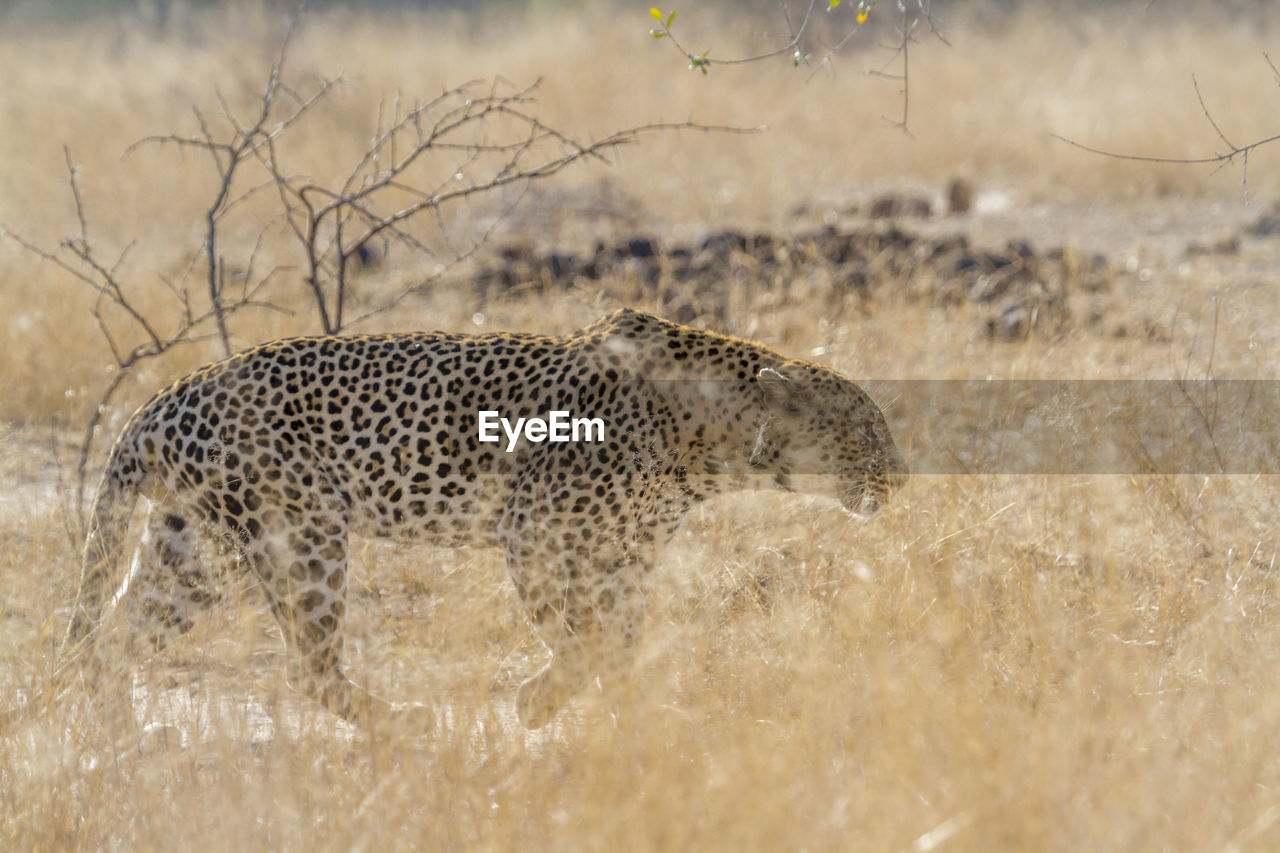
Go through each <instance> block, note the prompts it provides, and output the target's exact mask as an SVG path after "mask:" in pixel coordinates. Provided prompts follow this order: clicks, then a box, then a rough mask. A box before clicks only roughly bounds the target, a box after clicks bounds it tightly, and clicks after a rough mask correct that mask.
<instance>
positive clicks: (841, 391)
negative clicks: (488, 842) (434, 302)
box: [61, 308, 908, 729]
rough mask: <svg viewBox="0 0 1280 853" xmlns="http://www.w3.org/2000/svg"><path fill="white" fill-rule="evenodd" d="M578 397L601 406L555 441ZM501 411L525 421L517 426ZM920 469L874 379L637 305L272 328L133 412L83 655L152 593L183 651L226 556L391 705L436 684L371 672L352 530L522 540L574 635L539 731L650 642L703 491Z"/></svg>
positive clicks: (550, 619) (548, 615) (100, 491)
mask: <svg viewBox="0 0 1280 853" xmlns="http://www.w3.org/2000/svg"><path fill="white" fill-rule="evenodd" d="M565 412H572V413H575V414H579V413H581V414H583V415H589V416H590V419H591V420H590V423H592V424H594V423H595V422H596V421H599V422H600V424H601V428H600V429H596V430H586V431H585V432H584V434H580V435H578V436H577V439H578V440H576V441H575V440H572V439H571V438H570V439H568V440H564V439H565V436H563V435H562V436H560V438H559V439H556V435H555V434H556V433H557V432H560V433H564V432H566V431H567V430H565V429H557V426H556V418H555V417H554V415H555V414H556V413H561V414H563V413H565ZM548 415H551V416H552V417H551V418H550V419H548V417H547V416H548ZM495 417H500V418H502V419H504V421H505V423H506V424H507V426H506V427H504V430H506V433H507V434H502V435H500V436H499V440H496V441H495V440H494V438H493V435H492V433H493V432H494V418H495ZM522 419H523V421H522ZM522 422H523V423H524V424H525V426H524V427H523V429H522V430H514V431H513V430H511V429H510V428H509V425H510V424H511V423H515V424H521V423H522ZM537 422H541V423H542V424H543V426H542V427H541V428H534V427H533V426H530V424H536V423H537ZM548 424H550V425H549V426H548ZM486 426H487V427H488V428H489V433H490V434H489V435H485V428H486ZM561 426H563V423H561ZM551 439H556V440H551ZM907 474H908V471H907V466H906V463H905V461H904V459H903V457H902V454H901V453H900V452H899V450H898V448H897V447H896V445H895V443H894V440H893V437H892V436H891V435H890V431H889V427H888V424H887V422H886V419H885V416H884V413H883V411H882V410H881V409H880V407H879V406H878V405H877V404H876V403H875V402H874V401H873V399H872V398H871V397H870V396H869V395H868V394H867V393H866V392H865V391H864V390H863V389H862V388H861V387H860V386H859V385H858V384H857V383H855V382H854V381H852V380H850V379H847V378H845V377H844V376H842V375H841V374H839V373H837V372H835V371H834V370H831V369H828V368H825V367H822V366H819V365H818V364H815V363H811V362H809V361H805V360H801V359H796V358H789V357H786V356H784V355H782V354H780V353H778V352H776V351H774V350H773V349H771V348H769V347H767V346H765V345H763V344H760V343H755V342H752V341H749V340H745V339H742V338H738V337H732V336H728V335H724V334H719V333H716V332H712V331H704V330H700V329H695V328H692V327H689V326H685V325H680V324H677V323H674V322H670V321H668V320H665V319H661V318H659V317H656V316H653V315H651V314H647V313H643V312H640V311H636V310H632V309H629V308H624V309H621V310H619V311H617V312H615V313H613V314H611V315H610V316H607V317H604V318H603V319H600V320H598V321H596V322H595V323H592V324H590V325H588V326H586V327H584V328H582V329H579V330H577V331H574V332H570V333H567V334H563V335H558V336H549V335H539V334H533V333H506V332H484V333H470V334H467V333H454V332H439V331H421V332H400V333H388V334H366V335H353V336H313V337H295V338H289V339H284V340H278V341H273V342H270V343H266V344H262V345H259V346H256V347H253V348H250V349H247V350H245V351H242V352H240V353H238V354H234V355H232V356H230V357H227V358H225V359H223V360H221V361H217V362H214V363H212V364H209V365H207V366H205V367H203V368H200V369H197V370H196V371H194V372H193V373H191V374H190V375H188V376H186V377H184V378H182V379H180V380H178V381H177V382H175V383H174V384H172V385H170V386H169V387H167V388H165V389H164V390H162V391H160V392H159V393H157V394H155V396H153V397H152V398H151V399H150V400H149V401H148V402H146V403H145V404H143V405H142V406H141V407H140V408H139V409H138V410H137V411H136V412H135V413H134V414H133V415H132V417H131V418H129V420H128V421H127V423H126V425H125V426H124V427H123V429H122V431H121V432H120V434H119V436H118V438H117V440H116V441H115V443H114V445H113V447H112V450H111V452H110V455H109V458H108V461H107V462H106V465H105V468H104V470H103V473H102V475H101V478H100V481H99V485H98V488H97V492H96V495H95V498H94V501H93V503H92V505H91V511H90V516H89V524H88V532H87V535H86V537H85V541H84V547H83V558H82V563H81V567H80V568H81V571H80V577H79V586H78V590H77V592H76V595H75V599H74V601H73V603H72V605H71V614H70V618H69V623H68V626H67V628H66V631H65V633H64V639H63V642H62V646H61V651H62V655H61V656H62V660H64V661H77V662H78V664H77V666H79V667H80V669H81V670H82V671H83V672H88V673H92V672H93V671H94V663H93V662H94V661H95V660H99V661H101V659H102V657H103V652H102V649H103V648H104V647H105V645H104V644H103V643H102V633H103V632H102V626H103V625H104V622H105V621H106V618H107V616H108V615H109V614H110V613H114V612H123V613H124V614H126V615H127V620H128V626H127V631H125V632H124V633H126V634H127V646H128V652H129V654H130V656H131V659H132V656H136V655H151V654H155V653H157V652H159V651H160V650H162V649H164V648H165V647H167V646H168V645H169V644H170V643H172V642H174V641H175V640H177V639H178V638H179V637H181V636H182V635H184V634H186V633H187V632H188V631H190V630H191V628H192V626H193V625H194V624H196V623H197V621H198V620H199V617H200V616H201V615H202V614H204V613H206V612H207V611H208V610H209V609H210V608H211V607H212V606H213V605H215V604H216V603H217V602H218V601H219V600H220V598H221V594H220V592H219V590H220V589H221V588H222V587H221V586H220V585H219V583H217V582H216V578H215V577H214V575H215V574H216V573H217V572H226V571H229V572H232V573H233V574H234V575H235V576H237V577H240V578H242V579H247V580H248V581H249V582H250V583H251V584H252V585H253V586H256V587H257V588H259V589H261V591H262V593H263V594H264V595H265V598H266V602H267V604H268V606H269V609H270V611H271V613H272V614H273V615H274V617H275V621H276V622H277V623H278V625H279V630H280V632H281V634H282V636H283V645H284V650H285V661H286V664H285V670H286V672H285V675H286V681H287V683H288V684H289V685H291V686H292V687H294V688H295V689H297V690H298V691H300V692H301V693H302V694H304V695H305V696H307V697H309V698H310V699H312V700H314V701H315V702H316V703H318V704H319V705H320V706H322V707H323V708H325V709H327V710H328V711H330V712H333V713H334V714H336V715H337V716H338V717H340V718H343V719H346V720H348V721H351V722H353V723H354V724H356V725H358V726H359V725H363V724H372V721H374V720H376V719H381V718H388V717H395V716H396V715H398V714H404V713H406V712H407V711H408V710H409V709H411V708H415V707H421V706H418V705H414V704H413V703H405V702H395V701H390V700H388V699H385V698H383V697H381V696H377V695H374V694H373V693H372V692H371V691H369V690H368V689H366V688H363V687H360V686H358V685H357V684H356V683H355V682H354V681H353V680H352V679H351V678H350V677H349V676H348V674H347V669H346V664H345V660H344V622H345V620H346V617H347V608H348V591H349V583H350V580H349V578H350V569H349V558H350V555H351V552H352V536H357V537H373V538H379V539H389V540H395V541H399V542H404V543H410V544H419V545H430V546H437V547H444V548H457V547H467V546H478V547H489V548H498V549H501V551H502V553H503V555H504V557H505V561H506V567H507V572H508V574H509V576H510V579H511V582H512V583H513V585H514V589H515V595H516V598H517V599H518V601H519V604H520V606H521V608H522V609H523V612H524V615H525V616H526V617H527V621H528V623H529V624H530V625H531V626H532V629H533V630H532V633H533V634H534V635H535V636H536V637H537V638H538V639H540V640H541V642H542V644H543V645H545V647H546V650H547V651H548V652H549V653H550V655H549V661H548V662H547V663H546V664H545V666H543V667H542V668H541V669H539V670H538V671H536V672H534V673H533V674H532V675H530V676H529V677H528V678H527V679H525V680H524V681H523V682H522V683H520V684H519V686H518V688H516V690H515V697H514V705H515V712H516V715H517V716H518V719H519V720H520V722H522V723H523V724H524V726H526V727H528V728H529V729H536V728H538V727H540V726H543V725H545V724H546V723H547V722H549V721H550V720H552V719H553V718H555V717H556V715H557V714H558V713H559V712H560V710H561V709H562V707H563V706H564V705H565V704H566V703H567V702H568V701H570V700H571V699H572V698H573V697H574V696H575V695H576V694H578V693H579V692H580V690H581V689H582V688H583V687H584V686H585V685H587V684H588V683H589V682H591V681H593V680H595V679H597V678H598V677H599V676H598V673H601V672H606V671H608V672H613V671H620V668H622V667H625V666H626V665H627V664H628V662H629V661H633V660H634V650H635V648H636V645H637V641H638V638H639V636H640V633H641V630H642V628H643V625H644V621H645V615H646V606H645V590H646V587H647V585H649V581H648V578H649V577H651V576H652V574H653V570H654V568H655V566H656V565H658V563H659V560H660V555H661V553H662V549H663V546H664V545H665V544H666V543H667V542H668V540H669V539H670V538H671V536H672V535H673V533H674V532H675V530H676V528H677V526H678V525H679V524H680V522H681V520H682V518H684V517H685V515H686V514H687V513H688V512H689V510H690V509H691V508H693V507H694V506H695V505H697V504H699V503H701V502H703V501H706V500H707V499H709V498H712V497H714V496H717V495H721V494H725V493H730V492H735V491H742V490H750V489H782V490H786V491H792V492H799V493H804V494H809V495H818V496H822V497H825V498H828V499H834V501H838V502H839V504H840V505H841V506H843V508H844V510H846V511H847V513H849V514H850V515H852V516H855V517H858V518H867V517H870V516H873V515H875V514H877V513H878V512H879V511H880V509H881V508H882V507H883V506H885V505H886V504H887V503H888V501H889V500H890V498H891V496H892V495H893V494H894V493H895V492H896V491H897V490H898V489H899V488H900V487H901V486H902V485H903V483H904V482H905V479H906V477H907ZM140 500H141V501H142V503H143V505H144V506H145V508H146V513H145V521H144V522H142V523H141V524H142V528H143V529H142V533H141V537H140V541H139V543H138V545H137V551H136V553H135V554H134V557H133V559H132V561H130V562H128V564H127V567H125V568H123V569H122V568H121V566H122V565H123V564H124V563H125V561H124V560H123V557H124V553H123V552H124V551H125V550H126V547H125V546H126V538H127V536H128V531H129V529H130V526H131V525H132V524H135V522H133V516H134V513H135V510H137V509H138V508H139V502H140ZM215 552H220V553H223V554H229V555H230V560H229V562H230V563H231V568H227V567H226V566H223V567H221V568H219V567H218V566H217V565H216V560H213V559H210V558H208V557H207V556H206V555H208V554H210V553H215ZM117 633H119V632H117ZM95 650H96V653H95ZM101 669H102V666H101V663H99V665H98V671H99V672H100V671H101ZM86 677H89V678H92V676H91V675H87V676H86Z"/></svg>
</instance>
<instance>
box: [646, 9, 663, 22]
mask: <svg viewBox="0 0 1280 853" xmlns="http://www.w3.org/2000/svg"><path fill="white" fill-rule="evenodd" d="M649 17H651V18H653V19H654V20H655V21H657V22H658V23H659V24H661V23H662V10H661V9H659V8H658V7H657V6H654V7H652V8H651V9H649Z"/></svg>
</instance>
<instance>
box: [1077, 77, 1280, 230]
mask: <svg viewBox="0 0 1280 853" xmlns="http://www.w3.org/2000/svg"><path fill="white" fill-rule="evenodd" d="M1262 57H1263V59H1264V60H1266V63H1267V67H1268V68H1270V69H1271V74H1272V77H1273V79H1274V80H1275V83H1276V85H1277V86H1280V69H1277V68H1276V66H1275V63H1273V62H1272V61H1271V57H1270V56H1269V55H1267V54H1266V53H1263V55H1262ZM1191 86H1192V88H1193V89H1194V90H1195V93H1196V100H1197V101H1198V102H1199V104H1200V110H1201V112H1203V113H1204V117H1205V120H1206V121H1208V122H1209V126H1210V127H1212V128H1213V132H1214V133H1216V134H1217V136H1218V139H1220V140H1222V144H1223V145H1225V146H1227V150H1226V151H1225V152H1223V153H1215V154H1214V155H1212V156H1210V157H1158V156H1151V155H1146V154H1124V153H1121V152H1118V151H1108V150H1106V149H1104V148H1095V147H1093V146H1091V145H1085V144H1084V143H1082V142H1077V141H1076V140H1074V139H1068V138H1067V137H1065V136H1061V135H1059V134H1056V133H1055V134H1053V138H1054V139H1057V140H1058V141H1059V142H1065V143H1067V144H1068V145H1070V146H1072V147H1074V148H1079V149H1080V150H1082V151H1088V152H1089V153H1090V154H1099V155H1101V156H1103V157H1110V158H1111V159H1113V160H1134V161H1137V162H1140V163H1169V164H1172V165H1177V166H1200V165H1211V166H1212V165H1216V166H1217V167H1218V168H1220V169H1221V168H1225V167H1227V166H1229V165H1231V164H1232V163H1234V162H1235V161H1236V158H1239V159H1240V185H1241V191H1242V192H1243V194H1244V200H1245V203H1246V204H1248V201H1249V155H1250V154H1252V153H1253V152H1254V151H1255V150H1257V149H1258V148H1261V147H1263V146H1264V145H1270V144H1272V143H1273V142H1277V141H1280V133H1277V134H1273V135H1272V136H1268V137H1266V138H1265V139H1258V140H1255V141H1253V142H1250V143H1248V144H1247V145H1236V144H1235V143H1233V142H1232V141H1231V140H1230V139H1228V138H1227V135H1226V134H1225V133H1223V131H1222V128H1221V127H1220V126H1219V125H1218V122H1217V120H1216V119H1215V118H1214V117H1213V113H1212V112H1210V110H1209V106H1208V104H1206V103H1205V100H1204V96H1203V95H1202V94H1201V92H1200V83H1199V81H1197V80H1196V78H1195V75H1194V74H1193V75H1192V76H1191ZM1215 171H1216V170H1215Z"/></svg>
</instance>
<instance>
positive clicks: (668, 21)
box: [666, 10, 676, 29]
mask: <svg viewBox="0 0 1280 853" xmlns="http://www.w3.org/2000/svg"><path fill="white" fill-rule="evenodd" d="M675 19H676V13H675V11H674V10H672V12H671V14H670V15H667V25H666V26H667V29H671V22H672V21H674V20H675Z"/></svg>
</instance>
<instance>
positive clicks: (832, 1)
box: [827, 0, 840, 12]
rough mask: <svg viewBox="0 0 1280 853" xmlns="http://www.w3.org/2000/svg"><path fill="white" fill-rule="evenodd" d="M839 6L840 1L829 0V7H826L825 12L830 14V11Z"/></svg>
mask: <svg viewBox="0 0 1280 853" xmlns="http://www.w3.org/2000/svg"><path fill="white" fill-rule="evenodd" d="M839 5H840V0H831V5H830V6H828V7H827V11H828V12H830V11H831V10H832V9H834V8H835V7H837V6H839Z"/></svg>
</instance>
